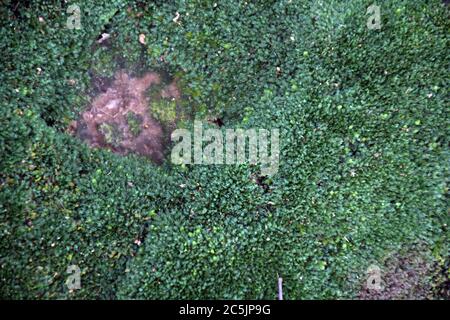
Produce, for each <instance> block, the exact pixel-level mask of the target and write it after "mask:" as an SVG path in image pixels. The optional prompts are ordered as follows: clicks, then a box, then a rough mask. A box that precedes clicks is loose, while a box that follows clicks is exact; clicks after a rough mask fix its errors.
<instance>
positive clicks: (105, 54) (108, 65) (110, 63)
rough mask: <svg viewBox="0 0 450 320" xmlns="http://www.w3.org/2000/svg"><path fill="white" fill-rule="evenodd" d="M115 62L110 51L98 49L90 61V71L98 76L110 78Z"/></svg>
mask: <svg viewBox="0 0 450 320" xmlns="http://www.w3.org/2000/svg"><path fill="white" fill-rule="evenodd" d="M116 67H117V66H116V61H115V59H114V56H113V54H112V53H111V50H109V49H108V48H106V47H100V48H98V49H97V50H96V51H95V53H94V56H93V59H92V70H93V71H94V72H95V73H96V74H97V75H99V76H102V77H108V78H110V77H112V76H113V75H114V70H115V69H116Z"/></svg>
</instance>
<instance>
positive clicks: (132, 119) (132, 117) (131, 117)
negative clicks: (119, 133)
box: [127, 111, 143, 137]
mask: <svg viewBox="0 0 450 320" xmlns="http://www.w3.org/2000/svg"><path fill="white" fill-rule="evenodd" d="M142 121H143V119H142V116H141V115H139V114H136V113H134V112H133V111H129V112H128V113H127V124H128V129H129V130H130V132H131V134H132V135H133V136H134V137H137V136H138V135H140V134H141V131H142V127H141V125H142Z"/></svg>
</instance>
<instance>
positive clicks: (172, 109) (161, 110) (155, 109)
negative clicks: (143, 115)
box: [150, 99, 177, 123]
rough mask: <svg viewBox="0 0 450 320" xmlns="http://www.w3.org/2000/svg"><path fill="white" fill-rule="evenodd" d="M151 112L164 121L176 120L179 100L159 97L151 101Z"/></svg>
mask: <svg viewBox="0 0 450 320" xmlns="http://www.w3.org/2000/svg"><path fill="white" fill-rule="evenodd" d="M150 111H151V114H152V115H153V116H154V117H155V118H156V119H157V120H159V121H161V122H162V123H168V122H173V121H175V119H176V117H177V102H176V101H175V100H172V99H159V100H155V101H153V102H151V103H150Z"/></svg>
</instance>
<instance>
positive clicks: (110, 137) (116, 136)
mask: <svg viewBox="0 0 450 320" xmlns="http://www.w3.org/2000/svg"><path fill="white" fill-rule="evenodd" d="M99 131H100V132H101V133H102V134H103V136H104V137H105V141H106V143H107V144H110V145H112V146H114V147H117V146H119V144H120V142H121V134H120V131H119V129H118V128H117V125H116V124H109V123H106V122H105V123H102V124H101V125H100V127H99Z"/></svg>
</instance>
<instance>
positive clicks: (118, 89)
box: [69, 70, 181, 164]
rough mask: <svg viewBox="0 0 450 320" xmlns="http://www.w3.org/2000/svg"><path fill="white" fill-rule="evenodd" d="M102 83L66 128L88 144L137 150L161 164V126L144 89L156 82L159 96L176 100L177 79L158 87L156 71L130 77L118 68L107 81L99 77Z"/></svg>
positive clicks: (162, 143)
mask: <svg viewBox="0 0 450 320" xmlns="http://www.w3.org/2000/svg"><path fill="white" fill-rule="evenodd" d="M105 84H106V87H104V88H102V89H103V90H101V91H103V92H100V93H99V94H98V95H97V96H96V97H94V98H93V100H92V103H91V105H90V107H89V108H88V109H87V110H86V111H85V112H83V113H82V114H81V116H80V118H79V120H78V121H74V122H72V124H71V126H70V128H69V131H70V132H71V133H72V134H74V135H76V136H78V137H79V138H81V139H82V140H84V141H86V142H87V143H88V144H89V145H90V146H91V147H94V148H108V149H110V150H111V151H113V152H115V153H118V154H121V155H126V154H129V153H136V154H138V155H142V156H146V157H148V158H150V159H151V160H153V161H154V162H155V163H158V164H161V163H162V161H163V159H164V141H165V138H164V130H163V126H162V125H161V124H160V123H159V122H158V121H157V120H155V118H154V117H152V115H151V113H150V108H149V106H150V105H151V101H150V97H149V95H147V94H146V92H147V90H149V89H150V88H151V87H152V86H155V88H158V91H159V96H160V97H162V98H165V99H172V100H174V101H175V100H178V99H180V96H181V93H180V90H179V89H178V87H177V84H176V80H174V81H173V82H172V83H170V84H168V85H166V86H165V87H164V86H163V87H161V86H160V84H161V78H160V75H159V74H158V73H156V72H147V73H145V74H144V75H143V76H142V77H131V76H130V75H129V74H128V73H127V72H125V71H123V70H121V71H118V72H116V73H115V75H114V78H113V79H112V81H110V82H109V83H105V82H103V81H102V85H103V86H104V85H105ZM160 87H161V88H160Z"/></svg>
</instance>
